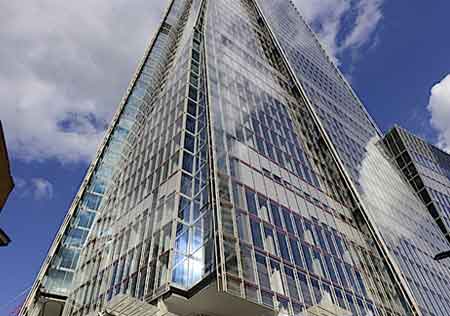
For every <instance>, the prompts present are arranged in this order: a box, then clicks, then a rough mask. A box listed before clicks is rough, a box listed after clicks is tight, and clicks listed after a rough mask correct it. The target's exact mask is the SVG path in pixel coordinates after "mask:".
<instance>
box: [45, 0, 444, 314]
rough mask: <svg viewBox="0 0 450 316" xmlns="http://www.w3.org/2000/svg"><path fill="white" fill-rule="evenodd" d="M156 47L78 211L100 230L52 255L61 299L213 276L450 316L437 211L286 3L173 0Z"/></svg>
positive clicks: (243, 293) (278, 307)
mask: <svg viewBox="0 0 450 316" xmlns="http://www.w3.org/2000/svg"><path fill="white" fill-rule="evenodd" d="M148 56H149V57H148V58H147V61H146V62H145V63H144V64H143V67H142V69H141V71H140V72H139V75H138V77H137V81H136V83H135V84H134V85H133V90H131V93H130V96H129V97H128V99H127V102H126V103H125V104H126V105H125V108H127V105H128V104H135V105H136V106H135V107H133V106H130V109H131V108H132V109H135V110H136V112H133V113H134V114H135V116H134V120H132V121H131V123H130V125H129V126H128V129H126V131H125V132H124V134H123V138H122V142H121V143H120V144H123V145H121V147H117V148H118V151H117V155H116V156H114V157H115V158H117V159H115V160H114V161H113V164H112V165H113V168H112V169H110V170H109V172H106V174H107V175H108V176H109V177H108V181H103V182H102V180H101V179H103V178H101V177H100V175H102V174H103V173H101V172H100V171H97V170H101V169H100V167H97V165H96V167H95V168H96V169H95V170H96V171H95V172H94V173H93V176H91V178H92V180H91V178H89V180H88V183H89V185H88V186H87V187H86V190H85V191H83V198H82V199H81V200H80V201H81V202H80V203H79V206H77V210H78V209H79V210H80V211H77V212H75V213H74V214H76V215H74V216H73V221H72V224H71V225H72V226H74V225H78V226H83V225H84V226H86V227H84V228H85V229H84V231H86V235H87V232H89V236H88V237H87V238H86V236H84V237H83V238H82V239H81V240H79V241H78V244H77V249H78V250H77V255H76V260H75V259H70V258H73V255H72V254H70V253H65V252H64V251H63V249H65V248H64V247H59V248H58V249H62V250H59V253H60V255H59V257H58V256H55V257H54V259H52V260H55V261H57V262H58V263H60V262H61V263H62V262H68V261H70V262H71V273H72V274H73V272H74V275H75V277H74V278H73V280H72V278H71V280H72V281H71V282H70V286H67V287H66V289H69V290H70V291H69V292H70V295H69V298H68V300H67V302H66V305H65V311H64V315H73V316H82V315H88V314H90V313H92V312H94V311H101V310H103V309H105V308H106V306H107V304H108V302H110V301H111V300H112V298H113V297H116V296H118V295H128V296H131V297H134V298H137V299H140V300H144V301H147V302H149V303H156V302H158V301H168V300H169V297H171V295H173V294H176V295H179V296H182V297H185V298H191V297H192V296H194V295H195V294H196V293H199V291H200V290H202V289H205V288H211V287H213V288H214V289H215V291H216V292H219V293H223V294H224V295H228V296H229V297H233V298H235V299H238V300H240V301H246V302H252V303H254V304H256V305H255V306H260V307H261V308H262V307H264V308H265V310H267V311H269V312H268V315H269V314H275V313H277V314H280V315H304V316H306V315H308V316H309V315H310V314H311V315H312V313H313V312H314V311H315V310H316V309H317V308H322V307H324V306H333V308H336V310H340V311H341V312H340V313H338V314H339V315H340V314H343V315H344V314H345V315H350V314H351V315H353V316H357V315H359V316H365V315H367V316H394V315H398V316H400V315H401V316H406V315H411V316H412V315H427V316H428V315H430V316H431V315H433V316H438V315H439V316H440V315H442V316H444V315H449V314H450V288H449V287H450V270H449V269H448V268H449V267H448V266H447V265H445V264H441V263H436V262H434V261H433V260H432V256H433V254H435V253H437V252H440V251H442V250H446V247H447V245H446V241H445V238H444V235H443V234H442V233H441V231H440V229H439V226H440V225H439V223H436V222H435V221H434V219H433V217H432V216H430V214H429V212H428V211H427V209H426V207H425V205H424V203H423V202H422V201H421V200H420V199H419V198H418V197H417V195H416V194H415V193H414V191H413V190H412V188H411V187H410V186H409V184H408V181H406V180H405V177H404V175H403V173H402V172H401V168H398V166H397V164H396V159H395V158H396V157H394V156H395V155H393V154H392V151H391V150H390V149H389V148H388V147H389V146H386V142H383V141H382V134H381V133H380V132H379V131H378V129H377V127H376V125H375V124H374V122H373V121H372V119H371V118H370V117H369V115H368V114H367V112H366V111H365V109H364V106H363V105H362V104H361V103H360V101H359V100H358V99H357V97H356V96H355V94H354V93H353V91H352V90H351V88H350V86H349V85H348V84H347V83H346V81H345V79H344V78H343V77H342V75H341V74H340V72H339V70H338V69H337V68H336V67H335V66H334V65H333V63H332V62H331V61H330V59H329V58H328V57H327V55H326V53H325V51H324V50H323V49H322V47H321V46H320V44H319V42H318V41H317V40H316V38H315V36H314V34H313V33H312V32H311V30H310V29H309V27H308V26H307V25H306V24H305V23H304V22H303V20H302V18H301V16H300V15H299V13H298V12H297V11H296V9H295V7H294V5H293V4H292V3H291V2H290V1H287V0H285V1H284V0H215V1H209V0H173V1H171V4H170V6H169V10H168V12H167V14H166V17H165V18H164V21H163V23H162V25H161V27H160V30H159V32H158V34H157V36H156V40H155V41H154V43H153V45H152V46H151V50H150V51H149V53H148ZM130 111H131V110H130ZM130 128H131V131H130ZM113 130H114V131H115V130H116V129H113ZM114 133H115V132H112V135H115V134H114ZM117 133H119V132H117ZM388 145H389V144H388ZM100 161H101V160H100ZM98 165H99V166H101V165H102V164H98ZM97 174H98V177H97ZM97 178H98V179H100V180H99V181H98V182H96V181H95V180H96V179H97ZM97 188H98V189H97ZM96 190H97V191H99V192H97V191H96ZM91 191H93V192H91ZM77 205H78V204H77ZM84 210H87V211H89V212H93V214H92V216H90V217H86V216H85V217H83V216H81V215H78V214H84V213H83V212H81V211H84ZM89 214H90V213H89ZM89 214H88V215H89ZM77 216H78V217H77ZM78 218H80V219H79V220H78ZM72 226H70V227H72ZM78 226H77V227H78ZM66 235H67V236H71V235H70V234H69V233H67V234H66ZM70 240H72V239H70ZM74 240H75V239H74ZM80 249H81V253H80ZM59 258H62V259H61V260H59ZM65 258H67V259H65ZM64 264H66V263H64ZM68 284H69V283H68ZM198 295H202V294H201V292H200V294H198ZM187 313H188V312H186V314H187ZM204 313H206V314H207V312H204ZM222 314H223V313H222ZM222 314H221V315H222ZM183 315H184V314H183Z"/></svg>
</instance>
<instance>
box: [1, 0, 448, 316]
mask: <svg viewBox="0 0 450 316" xmlns="http://www.w3.org/2000/svg"><path fill="white" fill-rule="evenodd" d="M24 1H25V0H23V1H22V0H21V1H14V2H11V3H8V4H4V6H5V7H6V8H5V10H3V8H2V12H0V40H1V41H2V43H4V44H5V45H2V47H0V60H1V61H0V69H2V71H0V95H1V96H2V100H3V101H2V105H1V106H0V107H1V109H2V110H1V112H0V119H1V120H2V121H4V124H5V133H6V138H7V142H8V146H9V149H10V158H11V165H12V172H13V175H14V178H15V179H16V188H15V190H14V191H13V193H12V194H11V196H10V199H9V201H8V202H7V204H6V207H5V208H4V209H3V212H2V213H1V214H0V226H1V227H2V228H4V229H5V230H6V231H7V232H8V233H9V235H10V236H11V238H12V243H11V244H10V246H9V247H7V248H2V249H0V256H1V260H0V316H3V315H7V314H8V311H10V310H11V309H13V308H14V306H17V305H18V304H19V303H20V301H21V299H23V295H22V296H20V295H19V294H20V293H21V292H22V291H23V290H24V289H26V288H28V287H29V286H31V284H32V282H33V280H34V276H35V275H36V273H37V272H38V270H39V268H40V265H41V263H42V261H43V259H44V257H45V255H46V253H47V250H48V248H49V246H50V243H51V241H52V240H53V237H54V235H55V233H56V231H57V229H58V227H59V224H60V223H61V221H62V219H63V217H64V215H65V212H66V211H67V209H68V207H69V205H70V203H71V201H72V198H73V196H74V195H75V193H76V191H77V189H78V186H79V184H80V182H81V180H82V178H83V176H84V173H85V170H86V168H87V164H88V161H89V160H90V157H92V155H93V153H94V151H95V148H96V146H97V143H98V142H99V140H100V139H101V137H102V135H103V129H104V127H105V126H106V124H107V122H108V121H109V119H110V117H111V115H112V113H113V111H114V110H115V107H116V105H117V104H118V102H119V101H120V97H121V95H122V94H123V93H124V91H125V89H126V86H127V83H128V80H129V78H131V75H132V72H133V70H134V67H135V66H136V64H137V62H138V60H139V59H140V57H141V56H142V54H143V52H144V48H145V45H146V42H147V40H148V38H149V36H150V35H151V34H152V32H153V31H154V28H155V25H156V24H157V22H158V20H159V17H160V15H161V12H162V9H163V7H164V5H165V2H164V1H146V0H136V1H135V3H134V4H133V5H130V3H129V2H127V1H125V0H112V1H111V0H99V1H96V2H95V3H93V2H91V1H89V0H84V1H76V2H75V3H67V2H64V5H62V4H60V3H59V2H57V1H55V0H42V1H41V3H40V5H38V4H36V5H34V4H33V5H30V4H27V6H28V7H29V10H26V12H24V10H22V9H21V8H22V5H24V3H25V2H24ZM21 2H24V3H22V4H21ZM295 2H296V4H297V5H298V6H299V7H300V9H301V10H302V12H303V14H304V16H305V17H306V19H307V20H308V21H309V22H310V23H311V24H312V25H313V27H314V29H315V30H316V31H317V32H318V34H319V37H320V38H321V39H322V40H323V42H324V44H325V46H326V47H327V50H328V51H329V52H330V54H331V55H332V56H333V58H335V60H336V62H337V63H338V64H339V65H340V68H341V70H342V71H343V72H344V73H345V75H346V76H347V78H349V80H350V81H351V83H352V86H353V88H354V90H355V91H356V92H357V94H358V95H359V97H360V98H361V100H362V101H363V103H364V104H365V105H366V107H367V109H368V111H369V113H370V114H371V115H372V116H373V118H374V119H375V121H376V122H377V123H378V125H379V126H380V128H381V129H382V130H383V131H386V130H387V129H389V128H390V127H391V126H392V125H393V124H394V123H398V124H400V125H401V126H403V127H405V128H407V129H410V130H412V131H413V132H415V133H417V134H419V135H421V136H422V137H425V138H427V139H428V140H430V141H431V142H433V143H436V144H439V145H440V146H441V147H442V148H446V149H449V148H450V146H449V144H450V77H448V78H446V76H447V75H448V74H450V57H449V56H450V41H449V40H448V34H447V33H448V29H450V25H449V24H450V22H449V20H448V12H449V11H450V2H448V1H432V2H430V1H428V2H427V1H418V0H415V1H383V0H352V1H350V0H321V1H316V0H296V1H295ZM2 6H3V5H2ZM87 7H88V8H89V9H88V10H86V8H87ZM124 10H126V11H127V14H126V15H123V14H122V12H124ZM118 21H120V23H117V22H118ZM75 25H76V27H75ZM75 29H76V31H75ZM2 30H8V31H7V32H4V31H2ZM17 295H19V296H20V297H18V298H17V299H15V297H16V296H17Z"/></svg>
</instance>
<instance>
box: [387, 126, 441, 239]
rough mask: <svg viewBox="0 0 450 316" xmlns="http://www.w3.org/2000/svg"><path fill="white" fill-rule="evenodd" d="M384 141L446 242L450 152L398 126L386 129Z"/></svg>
mask: <svg viewBox="0 0 450 316" xmlns="http://www.w3.org/2000/svg"><path fill="white" fill-rule="evenodd" d="M385 143H386V145H387V146H388V147H389V149H390V151H391V153H392V155H393V157H394V159H395V162H396V163H397V166H398V167H399V169H400V170H401V171H402V173H403V174H404V176H405V177H406V179H407V180H408V182H409V183H410V185H411V186H412V188H413V189H414V191H415V192H416V193H417V194H418V195H419V197H420V198H421V200H422V201H423V202H424V204H425V205H426V206H427V208H428V210H429V212H430V214H431V216H432V217H433V218H434V220H435V221H436V223H437V224H438V226H439V228H440V229H441V231H442V232H443V234H444V235H445V237H446V238H447V240H448V241H449V242H450V155H449V154H447V153H445V152H443V151H442V150H440V149H439V148H436V147H435V146H433V145H431V144H429V143H427V142H425V141H424V140H422V139H421V138H419V137H417V136H415V135H413V134H411V133H410V132H408V131H406V130H405V129H402V128H400V127H394V128H393V129H391V130H390V131H389V132H388V133H387V135H386V137H385Z"/></svg>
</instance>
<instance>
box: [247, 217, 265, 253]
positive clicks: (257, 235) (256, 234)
mask: <svg viewBox="0 0 450 316" xmlns="http://www.w3.org/2000/svg"><path fill="white" fill-rule="evenodd" d="M250 226H251V230H252V237H253V244H254V245H255V247H258V248H260V249H264V246H263V243H262V237H261V228H260V225H259V223H258V222H256V221H255V220H254V219H251V220H250Z"/></svg>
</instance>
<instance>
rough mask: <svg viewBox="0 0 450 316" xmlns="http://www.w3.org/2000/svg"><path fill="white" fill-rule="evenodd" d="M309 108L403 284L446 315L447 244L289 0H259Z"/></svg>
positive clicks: (427, 310) (425, 309)
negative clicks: (439, 257)
mask: <svg viewBox="0 0 450 316" xmlns="http://www.w3.org/2000/svg"><path fill="white" fill-rule="evenodd" d="M257 3H258V4H259V5H260V7H261V9H262V11H263V12H264V15H265V17H266V18H267V21H268V23H269V25H270V27H271V29H272V31H273V33H274V34H275V37H276V38H277V40H278V42H279V44H280V47H281V48H282V50H283V52H284V53H285V55H286V58H287V60H288V62H289V64H290V66H291V69H292V71H293V73H294V74H295V76H296V78H297V80H298V81H299V82H300V84H301V85H302V87H303V89H304V91H305V93H306V95H307V97H308V99H309V101H310V102H311V105H312V109H313V111H314V112H315V113H316V115H317V117H318V119H319V122H320V123H321V125H322V126H323V128H324V130H325V132H326V134H327V135H328V137H329V138H330V140H331V143H332V145H333V147H334V148H335V149H336V151H337V156H338V159H339V160H340V162H341V163H342V165H343V167H344V168H345V171H346V173H347V174H348V175H349V177H350V179H351V181H352V183H353V184H354V185H355V187H356V188H357V192H358V193H359V196H360V198H359V200H360V202H361V203H362V204H363V207H362V211H363V212H364V215H365V216H367V218H368V220H369V223H371V224H373V225H374V227H375V228H376V229H377V230H378V232H379V233H380V235H381V237H382V240H383V241H384V243H385V244H386V246H387V248H388V250H389V255H391V256H392V259H393V260H392V261H393V262H394V264H395V266H397V268H399V269H400V271H401V275H402V276H403V279H404V281H405V283H406V284H405V287H407V288H409V289H410V290H412V292H413V297H414V300H415V301H416V303H417V304H419V305H420V309H421V312H422V313H423V314H424V315H448V314H449V313H450V310H449V309H450V291H449V284H450V274H449V271H450V270H449V269H448V266H447V265H446V264H444V263H437V262H435V261H434V260H433V259H432V258H433V256H434V255H435V254H436V253H438V252H440V251H443V250H445V249H446V248H447V245H446V243H445V239H444V238H443V236H442V234H441V233H440V230H439V227H438V225H437V224H436V223H435V222H434V221H433V219H432V217H431V216H430V215H429V214H428V212H427V210H426V208H425V207H424V205H423V204H422V203H421V201H420V200H419V199H418V198H417V197H416V195H415V194H414V192H413V190H412V189H411V188H410V187H409V185H408V184H407V182H406V181H405V179H404V177H403V175H402V174H401V173H400V172H399V170H398V168H397V167H396V165H395V163H394V162H393V161H392V157H391V156H390V155H389V153H388V152H387V151H386V150H385V148H384V147H383V144H382V143H381V142H380V140H381V137H382V136H381V134H380V133H379V132H378V131H377V128H376V126H375V125H374V123H373V122H372V120H371V119H370V117H369V116H368V114H367V113H366V111H365V109H364V106H363V105H362V104H361V103H360V101H359V100H358V99H357V97H356V96H355V95H354V93H353V92H352V90H351V88H350V86H349V85H348V84H347V83H346V81H345V80H344V79H343V76H342V75H341V74H340V72H339V70H338V69H337V68H336V67H335V66H334V65H333V63H332V62H331V60H330V59H329V58H328V57H327V55H326V53H325V51H324V49H323V48H322V47H321V46H320V44H319V42H318V41H317V39H316V38H315V37H314V34H313V33H312V32H311V30H310V29H309V27H308V26H307V25H306V24H305V23H304V21H303V20H302V18H301V16H300V14H299V13H298V11H297V10H296V9H295V8H294V6H293V4H292V3H291V2H290V1H282V0H275V1H274V0H258V1H257Z"/></svg>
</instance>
